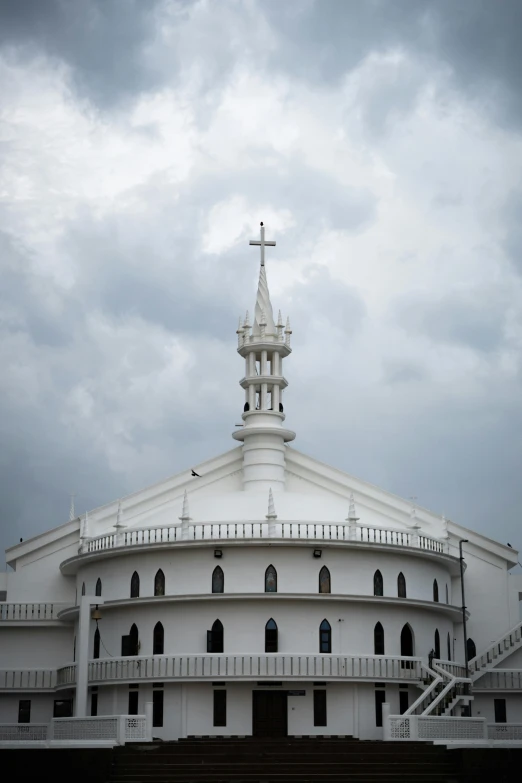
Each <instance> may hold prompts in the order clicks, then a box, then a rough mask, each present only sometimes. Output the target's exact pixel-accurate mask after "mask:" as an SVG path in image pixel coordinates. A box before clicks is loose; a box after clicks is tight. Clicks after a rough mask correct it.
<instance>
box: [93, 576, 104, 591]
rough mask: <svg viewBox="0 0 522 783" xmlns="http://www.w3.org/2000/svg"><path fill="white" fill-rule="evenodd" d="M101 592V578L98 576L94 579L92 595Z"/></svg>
mask: <svg viewBox="0 0 522 783" xmlns="http://www.w3.org/2000/svg"><path fill="white" fill-rule="evenodd" d="M101 594H102V580H101V579H100V577H98V579H97V580H96V590H95V591H94V595H101Z"/></svg>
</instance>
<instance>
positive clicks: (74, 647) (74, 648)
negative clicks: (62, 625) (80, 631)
mask: <svg viewBox="0 0 522 783" xmlns="http://www.w3.org/2000/svg"><path fill="white" fill-rule="evenodd" d="M75 661H76V636H75V637H74V641H73V663H74V662H75Z"/></svg>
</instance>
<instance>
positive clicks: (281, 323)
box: [277, 310, 284, 326]
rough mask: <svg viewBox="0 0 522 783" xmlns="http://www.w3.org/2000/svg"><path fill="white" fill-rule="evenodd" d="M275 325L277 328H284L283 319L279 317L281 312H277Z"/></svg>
mask: <svg viewBox="0 0 522 783" xmlns="http://www.w3.org/2000/svg"><path fill="white" fill-rule="evenodd" d="M277 325H278V326H284V324H283V318H282V316H281V310H279V313H278V316H277Z"/></svg>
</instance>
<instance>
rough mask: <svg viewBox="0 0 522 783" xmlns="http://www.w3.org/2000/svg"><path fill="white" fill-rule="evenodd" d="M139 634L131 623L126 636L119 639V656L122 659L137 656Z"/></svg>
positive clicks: (135, 626) (136, 627)
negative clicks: (120, 655)
mask: <svg viewBox="0 0 522 783" xmlns="http://www.w3.org/2000/svg"><path fill="white" fill-rule="evenodd" d="M139 645H140V640H139V634H138V626H137V625H136V624H135V623H133V624H132V626H131V629H130V631H129V633H128V635H127V636H122V637H121V654H122V657H128V656H129V655H137V654H138V652H139Z"/></svg>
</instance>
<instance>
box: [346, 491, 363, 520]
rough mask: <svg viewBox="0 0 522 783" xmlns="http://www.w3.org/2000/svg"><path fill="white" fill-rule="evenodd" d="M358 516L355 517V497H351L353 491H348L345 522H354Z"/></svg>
mask: <svg viewBox="0 0 522 783" xmlns="http://www.w3.org/2000/svg"><path fill="white" fill-rule="evenodd" d="M359 519H360V517H357V516H356V515H355V499H354V497H353V492H352V493H350V506H349V509H348V516H347V518H346V521H347V522H351V523H355V522H358V521H359Z"/></svg>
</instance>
